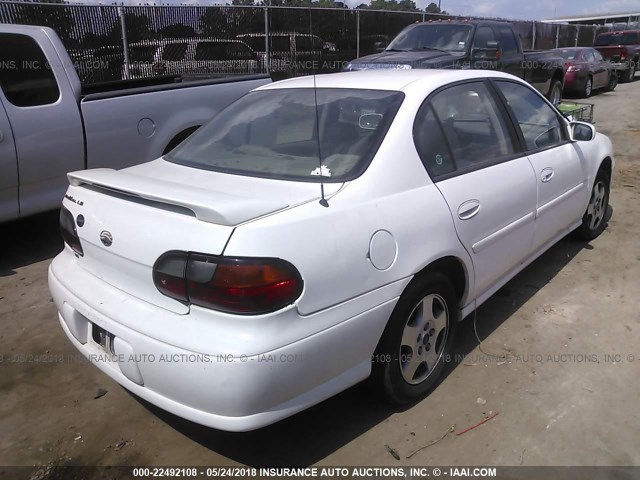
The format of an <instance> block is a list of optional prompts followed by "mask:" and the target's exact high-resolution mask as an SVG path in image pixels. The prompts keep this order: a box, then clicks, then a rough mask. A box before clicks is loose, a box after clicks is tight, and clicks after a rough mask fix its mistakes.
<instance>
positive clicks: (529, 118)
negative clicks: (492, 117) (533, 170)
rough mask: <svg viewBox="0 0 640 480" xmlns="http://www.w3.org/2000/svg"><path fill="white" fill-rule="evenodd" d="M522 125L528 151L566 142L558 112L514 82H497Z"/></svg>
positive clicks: (533, 93) (532, 92) (534, 93)
mask: <svg viewBox="0 0 640 480" xmlns="http://www.w3.org/2000/svg"><path fill="white" fill-rule="evenodd" d="M496 84H497V85H498V87H499V88H500V90H501V91H502V93H503V94H504V96H505V98H506V100H507V103H508V104H509V107H511V110H513V113H514V115H515V117H516V119H517V121H518V123H519V124H520V129H521V130H522V134H523V135H524V139H525V142H526V145H527V149H528V150H535V149H538V148H547V147H551V146H553V145H557V144H559V143H561V142H562V141H564V130H563V129H562V127H561V125H560V120H559V118H558V114H557V113H556V111H555V110H554V109H553V108H552V107H551V106H549V104H548V103H546V102H545V101H544V100H543V99H542V98H541V97H540V96H539V95H538V94H537V93H536V92H534V91H533V90H531V89H530V88H528V87H525V86H524V85H520V84H517V83H512V82H496Z"/></svg>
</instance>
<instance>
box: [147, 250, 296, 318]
mask: <svg viewBox="0 0 640 480" xmlns="http://www.w3.org/2000/svg"><path fill="white" fill-rule="evenodd" d="M173 262H177V263H175V264H174V265H173V266H171V268H169V263H173ZM167 271H169V273H167ZM180 271H182V272H183V273H182V274H181V275H180V274H179V272H180ZM153 278H154V283H155V284H156V287H157V288H158V290H160V292H162V293H163V294H165V295H167V296H170V297H172V298H175V299H177V300H180V301H185V302H188V303H191V304H193V305H199V306H201V307H205V308H211V309H214V310H219V311H222V312H228V313H239V314H245V315H256V314H260V313H268V312H273V311H275V310H279V309H280V308H282V307H285V306H287V305H289V304H291V303H293V302H294V301H295V300H296V299H297V298H298V297H299V296H300V294H301V293H302V278H301V277H300V273H299V272H298V271H297V270H296V268H295V267H294V266H293V265H291V264H290V263H289V262H287V261H285V260H281V259H279V258H247V257H243V258H235V257H222V256H213V255H203V254H199V253H190V254H187V253H185V252H168V253H166V254H164V255H163V256H162V257H160V258H159V259H158V261H157V262H156V265H155V266H154V274H153Z"/></svg>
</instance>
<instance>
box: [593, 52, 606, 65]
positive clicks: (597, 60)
mask: <svg viewBox="0 0 640 480" xmlns="http://www.w3.org/2000/svg"><path fill="white" fill-rule="evenodd" d="M592 51H593V56H594V57H595V59H596V62H602V61H604V58H602V55H600V52H599V51H597V50H592Z"/></svg>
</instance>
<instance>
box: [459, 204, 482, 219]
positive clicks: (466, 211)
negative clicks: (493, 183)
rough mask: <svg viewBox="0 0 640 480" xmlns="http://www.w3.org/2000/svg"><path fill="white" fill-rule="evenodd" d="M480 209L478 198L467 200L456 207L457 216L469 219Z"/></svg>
mask: <svg viewBox="0 0 640 480" xmlns="http://www.w3.org/2000/svg"><path fill="white" fill-rule="evenodd" d="M479 211H480V200H467V201H466V202H464V203H463V204H462V205H460V206H459V207H458V218H459V219H460V220H469V219H470V218H473V217H475V216H476V215H477V214H478V212H479Z"/></svg>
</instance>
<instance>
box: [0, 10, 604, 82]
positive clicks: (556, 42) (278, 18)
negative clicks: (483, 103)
mask: <svg viewBox="0 0 640 480" xmlns="http://www.w3.org/2000/svg"><path fill="white" fill-rule="evenodd" d="M453 18H461V17H452V16H447V15H433V14H426V13H422V12H397V11H394V12H391V11H377V10H352V9H348V8H292V7H289V8H288V7H267V6H230V5H224V6H187V5H180V6H116V5H77V4H60V3H25V2H11V1H8V2H3V3H0V22H3V23H19V24H28V25H44V26H48V27H51V28H53V29H54V30H55V31H56V32H57V34H58V35H59V36H60V38H61V39H62V42H63V43H64V45H65V47H66V48H67V49H68V50H69V53H70V55H71V58H72V59H73V61H74V64H75V66H76V68H77V70H78V74H79V76H80V79H81V80H82V82H83V83H84V84H91V83H98V82H103V81H110V80H121V79H127V78H130V79H133V78H144V77H153V76H158V75H180V76H183V77H187V78H188V77H190V76H192V77H196V78H197V77H201V76H207V77H210V76H225V75H239V74H252V73H270V74H271V75H272V76H274V78H278V77H280V78H281V77H285V76H291V75H304V74H309V73H313V72H316V73H326V72H336V71H340V70H341V69H342V68H343V66H344V65H345V64H346V63H347V62H348V61H349V60H351V59H353V58H356V57H359V56H363V55H368V54H371V53H376V52H378V51H381V50H382V49H384V48H385V47H386V46H387V45H388V43H389V42H390V41H391V40H392V39H393V38H394V37H395V36H396V35H397V34H398V33H399V32H400V30H402V29H403V28H404V27H406V26H407V25H409V24H411V23H415V22H423V21H429V20H433V21H435V20H447V19H453ZM464 18H472V17H464ZM512 23H513V25H514V29H515V31H516V32H517V33H518V34H519V35H520V38H521V40H522V44H523V47H524V48H525V49H530V50H543V49H550V48H556V47H573V46H591V45H593V42H594V40H595V37H596V35H597V34H598V33H600V32H602V31H607V30H611V29H612V27H611V26H602V25H600V26H595V25H566V24H564V25H561V24H548V23H541V22H531V21H514V22H512Z"/></svg>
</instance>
